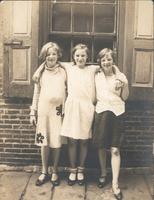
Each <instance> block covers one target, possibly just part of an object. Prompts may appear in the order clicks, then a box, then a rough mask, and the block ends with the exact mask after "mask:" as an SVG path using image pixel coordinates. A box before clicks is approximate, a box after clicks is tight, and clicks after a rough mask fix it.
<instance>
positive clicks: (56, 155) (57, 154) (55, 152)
mask: <svg viewBox="0 0 154 200" xmlns="http://www.w3.org/2000/svg"><path fill="white" fill-rule="evenodd" d="M60 150H61V148H53V149H52V158H53V168H52V171H53V172H57V167H58V163H59V158H60Z"/></svg>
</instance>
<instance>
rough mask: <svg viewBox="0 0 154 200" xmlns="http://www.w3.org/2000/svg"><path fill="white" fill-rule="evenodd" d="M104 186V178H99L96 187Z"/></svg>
mask: <svg viewBox="0 0 154 200" xmlns="http://www.w3.org/2000/svg"><path fill="white" fill-rule="evenodd" d="M105 185H106V176H100V177H99V179H98V183H97V186H98V187H99V188H103V187H104V186H105Z"/></svg>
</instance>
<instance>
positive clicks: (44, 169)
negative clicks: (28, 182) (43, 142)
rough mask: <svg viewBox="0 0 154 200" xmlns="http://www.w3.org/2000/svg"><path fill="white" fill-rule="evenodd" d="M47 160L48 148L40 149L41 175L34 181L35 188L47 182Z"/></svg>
mask: <svg viewBox="0 0 154 200" xmlns="http://www.w3.org/2000/svg"><path fill="white" fill-rule="evenodd" d="M48 158H49V147H48V146H42V147H41V159H42V173H41V175H40V176H39V178H38V179H37V181H36V183H35V184H36V186H40V185H42V184H44V183H45V182H46V181H48V180H49V177H48Z"/></svg>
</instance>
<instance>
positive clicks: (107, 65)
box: [101, 53, 113, 73]
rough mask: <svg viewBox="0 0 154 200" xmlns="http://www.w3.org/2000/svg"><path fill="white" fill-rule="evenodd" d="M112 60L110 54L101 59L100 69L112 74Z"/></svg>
mask: <svg viewBox="0 0 154 200" xmlns="http://www.w3.org/2000/svg"><path fill="white" fill-rule="evenodd" d="M112 65H113V58H112V56H111V54H110V53H108V54H106V55H105V56H104V57H102V58H101V67H102V69H103V70H104V72H106V73H110V72H112Z"/></svg>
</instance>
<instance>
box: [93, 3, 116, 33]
mask: <svg viewBox="0 0 154 200" xmlns="http://www.w3.org/2000/svg"><path fill="white" fill-rule="evenodd" d="M114 16H115V7H114V6H113V5H95V16H94V31H95V32H97V33H113V32H114Z"/></svg>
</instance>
